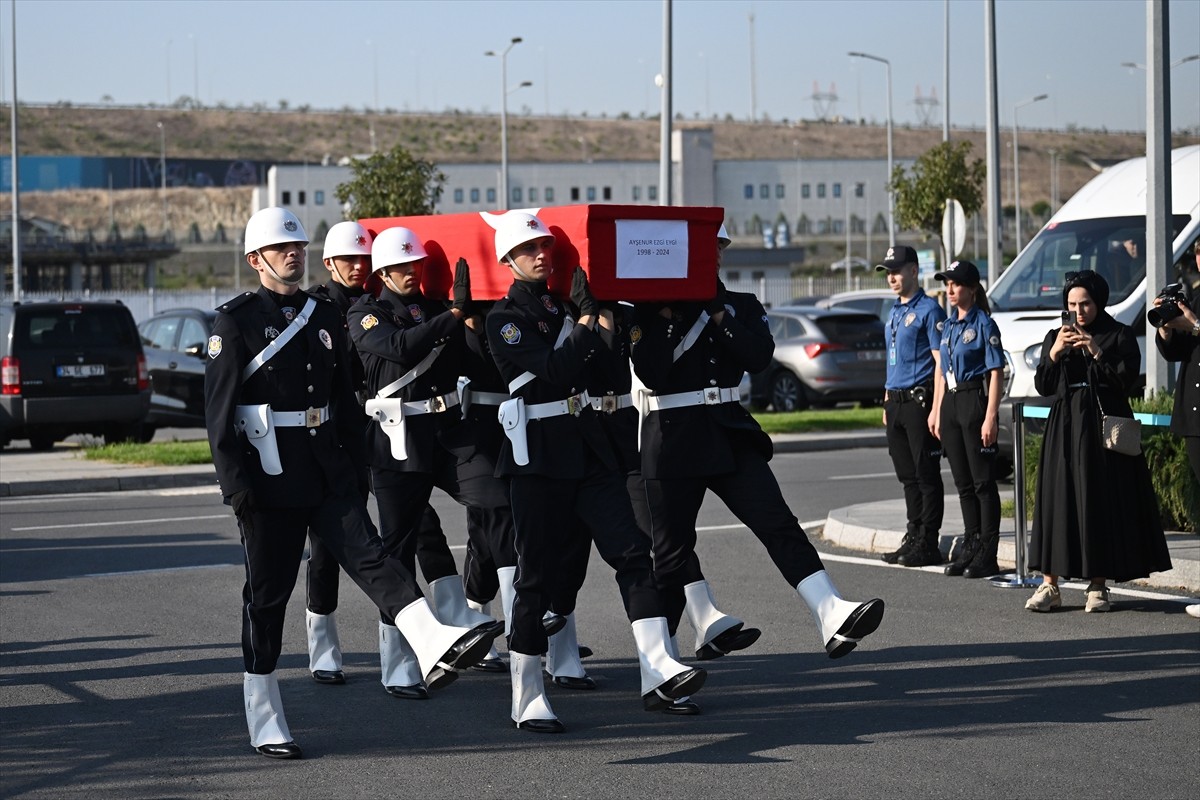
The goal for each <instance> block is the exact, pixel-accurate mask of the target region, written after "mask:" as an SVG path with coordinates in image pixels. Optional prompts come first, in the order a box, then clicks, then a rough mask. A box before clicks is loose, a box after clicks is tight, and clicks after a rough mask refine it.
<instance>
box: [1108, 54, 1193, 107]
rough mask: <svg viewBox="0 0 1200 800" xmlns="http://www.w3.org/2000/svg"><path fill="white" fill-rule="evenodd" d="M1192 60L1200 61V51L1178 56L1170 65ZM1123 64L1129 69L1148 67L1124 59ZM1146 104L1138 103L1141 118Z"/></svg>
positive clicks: (1174, 66)
mask: <svg viewBox="0 0 1200 800" xmlns="http://www.w3.org/2000/svg"><path fill="white" fill-rule="evenodd" d="M1192 61H1200V53H1193V54H1192V55H1190V56H1184V57H1183V58H1178V59H1176V60H1174V61H1172V62H1171V63H1170V64H1169V65H1168V66H1169V67H1170V68H1171V69H1175V68H1176V67H1180V66H1183V65H1184V64H1187V63H1190V62H1192ZM1121 66H1122V67H1128V68H1129V69H1143V70H1144V69H1145V68H1146V65H1145V64H1139V63H1137V62H1136V61H1122V62H1121ZM1145 105H1146V104H1145V103H1141V102H1139V104H1138V117H1139V118H1140V117H1141V115H1142V114H1143V113H1145Z"/></svg>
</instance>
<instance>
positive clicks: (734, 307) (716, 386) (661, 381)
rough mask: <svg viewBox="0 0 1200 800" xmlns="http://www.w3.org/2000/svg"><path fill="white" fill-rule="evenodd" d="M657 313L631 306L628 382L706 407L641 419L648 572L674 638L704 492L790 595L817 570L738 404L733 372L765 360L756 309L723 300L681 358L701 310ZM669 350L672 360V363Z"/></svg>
mask: <svg viewBox="0 0 1200 800" xmlns="http://www.w3.org/2000/svg"><path fill="white" fill-rule="evenodd" d="M660 308H661V306H658V305H642V304H639V305H638V307H637V322H638V327H637V329H636V330H635V331H634V332H633V334H632V338H633V340H634V345H633V351H632V359H633V364H634V368H635V370H636V371H637V375H638V377H639V378H640V379H641V380H642V382H643V383H644V384H645V385H646V387H647V388H648V389H650V390H652V391H653V392H654V393H655V395H656V396H658V397H659V398H662V397H666V396H670V395H681V394H683V393H696V395H697V396H698V397H699V396H703V397H705V402H706V404H697V405H683V406H680V407H676V408H669V409H663V410H659V411H654V410H651V411H650V413H649V414H648V415H647V417H646V419H645V421H644V422H643V425H642V439H641V442H642V448H641V453H642V474H643V475H644V476H645V477H646V480H647V481H648V482H649V483H650V484H652V485H653V484H657V485H658V486H659V487H660V489H661V491H662V496H663V498H664V502H665V506H666V510H667V520H666V523H665V528H664V538H663V541H662V543H661V545H660V544H659V543H656V545H655V554H654V555H655V558H654V570H655V575H656V576H657V578H658V581H659V585H660V586H662V587H664V589H665V590H667V591H669V595H668V598H669V599H668V600H667V602H668V603H669V610H670V612H671V614H672V616H671V617H669V618H668V621H669V622H670V624H671V629H672V630H674V629H675V626H676V625H677V624H678V622H679V618H680V615H681V614H682V610H683V606H684V596H683V587H684V586H686V585H687V584H689V583H693V582H695V581H698V580H703V575H702V574H700V573H699V572H698V561H697V559H696V558H695V547H696V518H697V515H698V514H699V511H700V504H701V502H702V501H703V500H704V495H705V492H707V491H708V490H709V489H711V490H712V491H713V492H714V493H716V494H717V496H718V497H720V498H721V499H722V500H723V501H724V502H725V504H726V505H727V506H728V507H729V510H730V511H732V512H733V513H734V515H735V516H736V517H737V518H738V519H740V520H741V521H742V522H744V523H745V524H746V525H747V527H749V528H750V530H751V531H752V532H753V533H754V535H755V536H757V537H758V538H759V540H760V541H761V542H762V543H763V545H764V546H766V548H767V553H768V554H769V555H770V557H771V560H772V561H773V562H774V563H775V566H776V567H777V568H778V569H779V571H780V572H781V573H782V574H783V577H784V578H785V579H786V580H787V582H788V584H789V585H790V586H792V587H796V586H797V584H799V583H800V581H802V580H803V579H804V578H806V577H807V576H809V575H811V574H813V573H815V572H817V571H819V570H822V569H823V566H822V564H821V559H820V556H818V555H817V551H816V550H815V549H814V548H813V546H812V544H811V543H810V542H809V541H808V537H807V536H806V535H805V533H804V530H803V529H802V528H801V527H800V523H799V522H798V521H797V519H796V517H795V515H794V514H792V512H791V510H790V509H788V506H787V502H786V501H785V500H784V498H783V493H782V492H781V491H780V489H779V483H778V481H777V480H776V478H775V475H774V473H773V472H772V471H771V468H770V466H769V464H768V461H769V460H770V458H771V456H772V445H771V440H770V437H768V436H767V435H766V434H765V433H763V431H762V429H761V428H760V427H759V426H758V423H757V422H755V421H754V418H753V417H751V416H750V413H749V412H748V411H746V409H744V408H743V407H742V406H741V403H740V402H738V394H737V393H738V390H737V386H738V384H739V382H740V381H741V377H742V373H743V372H759V371H761V370H763V369H765V368H766V367H767V365H768V364H769V363H770V360H771V356H772V354H773V353H774V351H775V343H774V341H773V340H772V338H771V333H770V330H769V329H768V327H767V319H766V312H765V311H764V310H763V307H762V305H761V304H760V303H759V302H758V300H757V299H756V298H755V297H754V296H753V295H750V294H745V293H741V292H726V293H725V316H724V318H723V320H722V322H721V323H720V324H719V325H718V324H716V323H714V322H712V321H711V320H709V321H708V322H707V323H706V324H705V325H704V327H703V329H702V331H701V333H700V335H699V336H698V338H696V339H695V342H694V344H692V345H691V347H689V348H687V349H686V350H682V347H681V343H682V342H683V340H684V338H685V337H686V336H687V334H688V332H689V331H690V330H691V329H692V326H693V324H694V323H695V322H696V320H697V319H698V318H699V317H700V314H701V313H702V312H704V311H705V305H704V304H701V303H672V304H670V311H671V317H670V319H667V318H665V317H663V316H662V314H661V313H660ZM677 350H682V352H681V353H680V354H679V355H678V357H677V358H676V352H677ZM652 402H653V401H652ZM651 409H653V406H651Z"/></svg>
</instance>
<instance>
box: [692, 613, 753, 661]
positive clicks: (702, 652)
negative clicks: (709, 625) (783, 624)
mask: <svg viewBox="0 0 1200 800" xmlns="http://www.w3.org/2000/svg"><path fill="white" fill-rule="evenodd" d="M743 624H744V623H741V622H739V623H738V624H737V625H734V626H733V627H732V628H730V629H729V630H727V631H722V632H721V633H719V634H718V635H717V636H715V637H713V640H712V641H711V642H709V643H708V644H706V645H704V646H703V647H701V648H700V649H699V650H697V651H696V658H698V659H700V660H701V661H710V660H712V659H714V658H720V657H721V656H723V655H726V654H728V653H732V652H733V651H735V650H745V649H746V648H747V647H749V646H750V645H752V644H754V643H755V642H757V641H758V637H759V636H762V631H760V630H759V629H758V628H743V627H742V625H743Z"/></svg>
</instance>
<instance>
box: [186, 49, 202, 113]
mask: <svg viewBox="0 0 1200 800" xmlns="http://www.w3.org/2000/svg"><path fill="white" fill-rule="evenodd" d="M188 38H189V39H191V40H192V108H199V107H200V45H199V44H198V43H197V42H196V37H195V36H193V35H192V34H190V33H189V34H188Z"/></svg>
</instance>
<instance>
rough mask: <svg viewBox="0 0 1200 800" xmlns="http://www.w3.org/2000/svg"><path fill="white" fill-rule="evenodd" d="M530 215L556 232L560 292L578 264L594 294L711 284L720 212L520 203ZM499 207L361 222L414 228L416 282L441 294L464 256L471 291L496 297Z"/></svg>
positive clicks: (500, 271) (698, 295) (703, 292)
mask: <svg viewBox="0 0 1200 800" xmlns="http://www.w3.org/2000/svg"><path fill="white" fill-rule="evenodd" d="M519 210H520V211H524V212H526V213H532V214H536V215H537V216H538V218H539V219H541V220H542V222H544V223H545V224H546V226H547V227H548V228H549V229H550V232H551V233H553V234H554V251H553V264H554V272H553V273H552V274H551V276H550V290H551V291H552V292H554V293H555V294H557V295H559V296H560V297H566V296H567V295H568V294H569V293H570V288H571V272H572V271H573V270H574V269H575V266H576V265H577V264H578V265H580V266H582V267H583V268H584V270H585V271H586V272H587V274H588V282H589V283H590V284H591V287H592V293H593V294H594V295H595V296H596V298H597V299H600V300H630V301H656V300H661V301H668V300H706V299H708V298H710V297H712V296H713V294H714V293H715V292H716V287H717V231H718V230H719V229H720V227H721V222H722V220H723V219H724V216H725V212H724V210H723V209H720V208H706V207H687V206H619V205H579V206H555V207H552V208H526V209H519ZM503 218H504V213H503V212H502V213H497V214H491V213H488V212H479V213H472V214H436V215H431V216H424V217H386V218H376V219H362V220H359V222H360V223H361V224H362V225H363V226H364V227H365V228H366V229H367V230H368V231H370V232H371V236H373V237H374V236H377V235H378V234H379V232H380V231H382V230H384V229H386V228H394V227H404V228H408V229H410V230H412V231H413V232H414V233H416V234H417V236H419V237H420V239H421V241H422V243H423V244H424V245H425V251H426V252H427V253H428V254H429V258H428V259H426V261H425V271H424V274H423V275H422V279H421V288H422V291H423V292H424V293H425V296H426V297H430V298H434V299H445V298H448V297H449V296H450V289H451V285H452V284H453V281H454V265H455V264H456V263H457V262H458V259H460V258H465V259H466V260H467V264H468V265H470V269H471V295H472V297H474V298H475V299H476V300H498V299H499V298H501V297H503V296H504V294H505V293H506V292H507V291H508V287H509V286H511V285H512V273H511V272H510V271H509V270H508V268H507V267H506V266H504V265H502V264H499V263H497V261H496V246H495V227H494V226H495V225H496V224H498V223H499V222H500V220H502V219H503Z"/></svg>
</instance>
